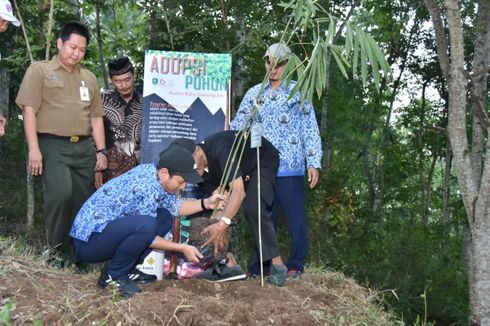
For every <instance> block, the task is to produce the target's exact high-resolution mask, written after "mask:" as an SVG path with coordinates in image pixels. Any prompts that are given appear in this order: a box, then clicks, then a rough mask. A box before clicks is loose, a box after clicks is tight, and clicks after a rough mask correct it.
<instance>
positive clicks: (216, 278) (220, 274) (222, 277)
mask: <svg viewBox="0 0 490 326" xmlns="http://www.w3.org/2000/svg"><path fill="white" fill-rule="evenodd" d="M196 278H200V279H204V280H208V281H213V282H227V281H237V280H243V279H245V278H247V275H246V274H245V273H243V270H242V268H241V267H240V265H236V266H233V267H228V266H223V267H222V268H220V269H216V268H213V267H210V268H208V269H206V270H205V271H204V272H202V273H200V274H198V275H197V276H196Z"/></svg>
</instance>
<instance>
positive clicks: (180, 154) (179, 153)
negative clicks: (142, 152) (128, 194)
mask: <svg viewBox="0 0 490 326" xmlns="http://www.w3.org/2000/svg"><path fill="white" fill-rule="evenodd" d="M159 156H160V157H159V159H158V162H157V169H159V170H160V169H161V168H167V169H168V170H169V172H170V173H171V174H177V175H180V176H181V177H182V178H184V180H185V182H189V183H194V184H197V183H200V182H202V181H203V180H202V178H201V177H200V176H199V174H198V173H197V172H196V170H195V169H194V166H195V164H194V157H192V154H191V153H190V152H189V151H188V150H187V149H185V148H183V147H181V146H170V147H169V148H167V149H165V150H163V151H162V152H161V153H160V155H159Z"/></svg>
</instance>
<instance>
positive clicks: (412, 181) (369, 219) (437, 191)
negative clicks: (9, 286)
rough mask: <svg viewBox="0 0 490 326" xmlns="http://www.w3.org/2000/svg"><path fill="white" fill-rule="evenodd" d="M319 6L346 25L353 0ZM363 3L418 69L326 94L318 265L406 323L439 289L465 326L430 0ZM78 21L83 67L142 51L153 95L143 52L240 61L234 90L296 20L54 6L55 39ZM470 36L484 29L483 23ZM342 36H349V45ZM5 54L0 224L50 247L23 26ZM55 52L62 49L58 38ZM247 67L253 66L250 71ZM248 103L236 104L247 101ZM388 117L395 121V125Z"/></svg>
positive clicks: (256, 9) (450, 314)
mask: <svg viewBox="0 0 490 326" xmlns="http://www.w3.org/2000/svg"><path fill="white" fill-rule="evenodd" d="M47 3H48V2H47V1H33V0H26V1H23V2H22V4H21V14H22V18H23V19H24V23H25V27H26V29H27V35H28V37H29V41H30V45H31V47H32V51H33V56H34V58H35V59H36V60H42V59H44V55H45V44H46V35H45V31H46V29H47V21H48V20H47V15H48V9H49V8H48V7H47ZM319 3H320V4H321V5H322V6H323V7H324V8H326V9H328V11H329V12H330V13H331V14H332V15H334V16H336V17H344V16H345V14H346V13H347V11H348V9H349V8H350V6H351V5H352V2H350V1H340V0H337V1H326V0H323V1H319ZM354 3H356V4H357V7H356V11H355V14H354V15H353V16H352V17H351V21H352V22H354V23H356V24H357V25H358V26H360V27H362V28H365V29H366V30H368V31H369V32H370V34H371V35H372V36H373V37H374V39H375V40H376V41H378V42H379V43H380V45H381V46H382V47H383V49H384V50H385V51H386V55H387V60H388V62H389V63H390V64H391V65H392V67H397V69H398V70H401V69H403V71H404V72H405V75H402V74H400V76H402V77H401V78H399V79H397V78H396V76H395V81H394V82H391V83H388V82H387V81H384V80H382V81H381V83H382V85H381V89H380V90H379V92H377V91H376V90H375V89H374V87H371V86H363V83H362V81H361V80H359V79H358V78H353V77H349V79H345V78H344V77H343V76H342V72H341V71H340V70H338V68H336V65H335V64H333V65H332V66H331V68H330V70H329V78H330V89H329V93H328V97H327V98H321V99H318V98H315V99H314V104H315V108H316V110H317V116H318V119H319V121H320V119H321V111H322V107H323V105H325V102H324V101H325V100H327V101H328V102H327V103H328V110H327V112H328V114H327V116H326V117H327V118H326V119H327V120H326V126H327V128H326V129H325V130H323V131H322V139H323V142H324V145H325V149H326V150H328V152H329V156H328V157H327V161H326V162H325V165H326V169H324V170H323V171H322V175H321V182H320V184H319V186H318V187H317V188H316V189H315V190H313V191H310V190H308V191H307V196H308V198H307V200H308V216H309V227H310V229H309V240H310V243H309V246H310V251H309V256H308V265H307V266H308V268H317V267H321V268H325V267H326V268H332V269H336V270H342V271H344V272H345V273H346V274H348V275H352V276H354V277H355V278H356V279H357V280H358V281H359V282H360V283H362V284H365V285H367V286H370V287H374V288H377V289H380V290H385V292H384V293H385V304H386V305H387V307H389V308H391V309H394V310H395V311H397V312H398V313H399V314H400V316H402V317H403V319H404V320H405V321H406V322H407V323H414V322H415V321H416V320H417V316H423V315H424V314H425V313H426V312H425V309H424V300H423V298H422V297H421V295H422V294H423V293H424V291H425V290H426V289H427V298H428V311H427V314H428V318H429V320H433V321H436V322H437V324H438V325H439V324H440V325H450V324H451V325H465V324H466V320H467V316H468V299H467V298H468V285H467V276H466V269H465V261H464V257H465V255H464V241H463V240H464V234H465V228H466V220H465V214H464V209H463V207H462V203H461V200H460V198H459V196H458V190H457V185H456V181H455V178H454V175H451V177H450V182H449V188H448V190H449V194H450V196H449V201H448V203H447V209H448V214H447V215H446V217H445V216H444V212H443V197H442V193H443V190H444V182H443V179H444V166H445V162H446V160H447V158H448V157H450V156H448V155H447V154H448V153H447V143H446V142H447V139H446V137H445V135H444V134H443V133H440V132H438V131H437V130H436V129H435V128H433V127H435V126H440V127H445V123H446V116H445V115H446V113H445V108H444V105H443V103H440V102H439V101H438V100H437V99H435V100H434V99H433V100H431V101H429V100H428V99H426V98H421V97H420V92H418V91H417V90H420V87H421V85H428V86H431V87H432V88H433V89H435V90H436V92H438V95H439V96H440V99H443V98H444V97H445V92H444V87H445V85H444V84H443V83H442V82H441V80H442V78H441V76H440V73H439V69H438V64H437V60H436V57H435V52H434V42H433V39H432V35H431V33H430V31H427V30H425V29H424V28H422V27H423V26H424V23H426V22H428V20H429V17H428V14H427V12H426V11H425V10H424V9H423V4H422V1H420V0H417V1H396V0H395V1H389V0H366V1H362V2H354ZM473 6H474V1H467V2H465V6H464V10H463V13H462V14H463V15H468V16H471V13H472V12H473V11H472V8H473ZM97 8H98V10H100V26H99V27H100V39H99V38H98V36H97V22H96V15H95V13H96V12H97ZM223 8H225V9H226V10H223ZM224 13H226V14H224ZM79 17H80V18H79ZM71 20H81V21H82V22H84V23H87V25H88V26H90V28H91V31H92V33H93V41H92V42H91V44H90V47H89V52H88V55H87V57H86V60H85V61H84V63H85V65H86V66H87V67H88V68H89V69H91V70H92V71H93V72H94V73H96V75H97V76H98V77H99V81H100V83H101V85H104V80H103V69H104V67H103V65H101V58H102V57H103V58H105V62H107V60H109V59H111V58H113V57H116V56H119V55H122V54H125V55H128V56H130V57H131V58H132V60H133V61H134V62H136V66H137V73H138V74H139V87H141V85H142V82H141V77H142V71H143V58H144V51H145V50H146V49H155V50H160V49H164V50H175V51H189V52H222V53H231V54H232V57H233V59H232V62H233V69H234V70H233V71H234V73H233V76H232V78H233V83H236V82H237V81H241V82H244V84H245V90H246V89H248V88H249V87H251V86H252V85H254V84H256V83H258V82H260V81H261V80H262V78H263V76H264V67H263V62H262V60H261V58H262V55H263V53H264V51H265V49H266V47H267V45H268V44H270V43H271V42H274V41H277V40H278V38H279V37H280V32H281V31H282V29H283V28H284V26H285V22H286V21H287V16H286V14H285V12H284V8H283V7H281V6H280V5H279V1H265V0H258V1H252V2H250V1H234V2H232V1H219V2H218V1H211V0H201V1H186V2H182V1H176V0H171V1H164V2H163V1H143V0H141V1H135V0H132V1H124V2H123V1H115V0H113V1H95V0H87V1H84V2H83V3H81V4H80V5H79V7H73V6H71V5H70V4H69V3H68V2H61V1H55V27H54V31H55V33H56V32H57V31H58V29H59V26H60V25H61V24H62V23H64V22H67V21H71ZM467 32H468V33H472V29H471V26H469V27H468V29H467ZM55 39H56V37H53V38H52V41H53V42H54V41H55ZM300 39H301V42H300V41H299V40H300ZM311 40H312V35H310V34H308V32H307V31H297V39H294V40H293V42H292V44H293V46H292V48H293V50H294V52H295V53H296V54H297V55H298V56H299V57H300V58H304V57H305V53H308V51H310V50H311V48H312V44H311ZM308 41H310V43H308ZM339 42H345V40H343V39H342V37H340V39H339ZM100 45H102V48H103V52H102V53H101V52H100V51H99V46H100ZM419 45H423V47H424V51H425V55H424V56H419V55H417V54H416V53H415V49H416V48H417V47H418V46H419ZM0 52H1V54H2V60H1V61H0V68H2V69H6V70H7V71H8V72H9V75H10V83H9V85H8V87H9V90H10V107H9V108H8V117H9V127H8V130H7V135H6V136H5V137H4V138H2V139H1V140H0V180H1V181H0V230H1V232H2V233H3V232H12V231H15V232H17V233H19V234H21V235H24V236H26V237H27V238H28V240H30V241H32V242H34V243H38V244H39V247H40V250H42V249H43V248H42V243H43V221H42V217H41V216H42V198H41V187H42V185H41V182H40V180H38V179H35V182H34V184H35V189H36V192H35V193H36V204H37V206H36V210H35V218H36V219H35V222H36V225H35V226H36V229H35V232H33V233H31V232H26V231H25V227H24V226H23V224H22V223H25V211H26V209H25V206H26V199H25V198H26V190H25V181H26V180H25V179H26V177H25V156H26V147H25V141H24V137H23V131H22V121H21V120H20V119H19V117H18V115H19V113H20V111H19V110H18V108H16V107H15V106H14V104H13V103H14V99H15V95H16V93H17V90H18V86H19V85H20V82H21V80H22V77H23V74H24V72H25V70H26V68H27V67H28V65H29V57H28V55H27V52H26V45H25V42H24V39H23V36H22V31H21V29H15V28H13V27H11V28H10V29H9V30H8V32H6V33H3V34H0ZM53 53H56V48H55V44H51V54H53ZM240 60H243V63H242V64H240V65H239V64H238V63H239V61H240ZM332 62H334V61H332ZM394 74H395V75H397V71H395V73H394ZM406 75H409V76H410V77H406ZM400 90H403V91H404V92H405V94H409V95H405V96H408V97H409V101H408V104H402V105H399V106H398V107H395V106H393V105H392V104H393V102H394V101H395V97H400V96H401V95H400V93H399V92H400ZM235 95H236V96H237V98H236V99H235V102H234V108H235V109H236V107H237V105H238V103H239V100H240V97H241V96H243V94H235ZM441 102H442V101H441ZM404 103H405V102H404ZM388 116H391V117H392V118H391V119H390V120H389V122H388V123H387V120H388V118H387V117H388ZM433 162H435V163H434V164H433ZM243 220H244V219H241V221H240V223H239V230H238V235H237V239H238V241H237V244H238V245H237V248H238V256H239V258H240V262H241V263H242V264H244V265H246V263H247V261H248V259H249V258H250V255H251V252H252V243H251V240H250V234H249V230H248V226H247V225H246V223H244V222H243ZM284 224H285V223H282V224H281V226H280V228H279V230H278V232H279V239H280V241H281V248H282V250H283V251H284V256H287V253H288V244H289V238H288V232H287V228H286V226H285V225H284Z"/></svg>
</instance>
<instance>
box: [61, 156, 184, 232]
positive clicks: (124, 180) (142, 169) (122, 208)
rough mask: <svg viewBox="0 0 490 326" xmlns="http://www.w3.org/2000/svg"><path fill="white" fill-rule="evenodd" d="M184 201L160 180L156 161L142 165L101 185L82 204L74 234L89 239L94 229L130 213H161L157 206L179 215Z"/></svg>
mask: <svg viewBox="0 0 490 326" xmlns="http://www.w3.org/2000/svg"><path fill="white" fill-rule="evenodd" d="M180 205H181V200H180V199H179V198H177V196H175V195H174V194H170V193H168V192H166V191H165V190H164V189H163V188H162V185H161V184H160V182H159V180H158V175H157V169H156V167H155V165H154V164H141V165H138V166H137V167H135V168H133V169H132V170H130V171H128V172H126V173H125V174H123V175H121V176H119V177H117V178H114V179H112V180H110V181H109V182H107V183H105V184H104V185H102V187H100V188H99V189H98V190H97V191H96V192H95V193H94V194H93V195H92V196H91V197H90V198H89V199H88V200H87V201H86V202H85V204H84V205H83V206H82V208H81V209H80V211H79V212H78V214H77V216H76V217H75V221H74V222H73V226H72V227H71V231H70V236H71V237H73V238H75V239H79V240H82V241H88V239H89V238H90V235H91V234H92V233H93V232H102V231H103V230H104V228H105V227H106V225H107V223H109V222H110V221H114V220H116V219H119V218H121V217H124V216H129V215H149V216H154V217H155V218H156V216H157V208H161V207H163V208H166V209H168V210H169V211H170V213H171V214H172V215H174V216H177V215H178V211H179V208H180ZM135 223H137V221H135Z"/></svg>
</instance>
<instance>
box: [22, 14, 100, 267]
mask: <svg viewBox="0 0 490 326" xmlns="http://www.w3.org/2000/svg"><path fill="white" fill-rule="evenodd" d="M89 39H90V36H89V32H88V29H87V28H86V27H85V26H84V25H81V24H79V23H68V24H66V25H65V26H63V28H62V29H61V31H60V35H59V38H58V40H57V47H58V50H59V52H58V55H56V56H54V57H53V58H52V59H51V60H50V61H41V62H35V63H33V64H32V65H31V66H30V67H29V68H28V70H27V71H26V74H25V76H24V79H23V81H22V84H21V86H20V89H19V93H18V94H17V99H16V103H17V105H18V106H19V107H20V108H21V109H22V115H23V118H24V131H25V135H26V138H27V144H28V149H29V172H30V173H32V175H34V176H37V175H41V174H42V175H43V177H44V178H43V182H44V218H45V223H46V229H47V239H48V245H49V247H50V249H54V250H53V251H54V253H57V254H58V255H55V256H57V257H56V258H60V259H56V260H55V264H54V265H55V267H64V265H65V262H66V260H67V259H70V258H71V257H73V256H72V254H71V253H72V250H71V244H70V237H69V234H68V233H69V231H70V227H71V225H72V222H73V218H74V217H75V215H76V214H77V212H78V210H79V209H80V207H81V206H82V204H83V203H84V202H85V201H86V200H87V198H88V197H90V195H91V194H92V192H93V191H94V183H93V180H94V170H102V169H105V168H106V165H107V160H106V157H105V153H106V150H105V137H104V124H103V115H104V111H103V109H102V103H101V99H100V92H99V85H98V82H97V79H96V77H95V75H94V74H93V73H91V72H90V71H88V70H87V69H83V68H81V67H80V62H81V61H82V59H83V57H84V56H85V52H86V49H87V45H88V42H89ZM94 145H95V146H94Z"/></svg>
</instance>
